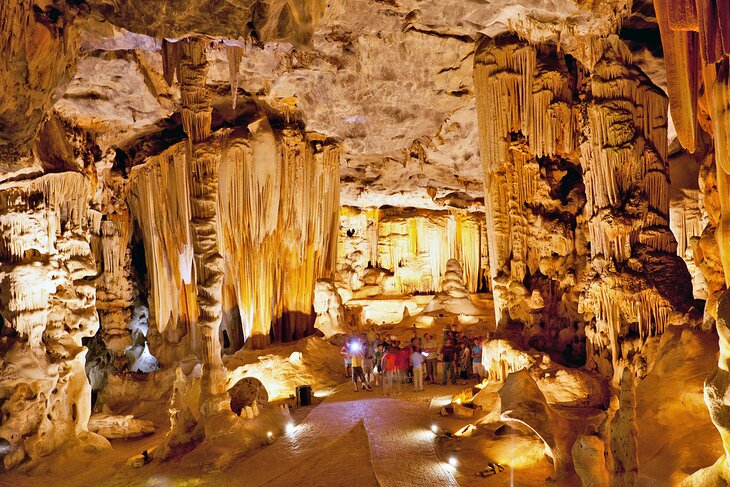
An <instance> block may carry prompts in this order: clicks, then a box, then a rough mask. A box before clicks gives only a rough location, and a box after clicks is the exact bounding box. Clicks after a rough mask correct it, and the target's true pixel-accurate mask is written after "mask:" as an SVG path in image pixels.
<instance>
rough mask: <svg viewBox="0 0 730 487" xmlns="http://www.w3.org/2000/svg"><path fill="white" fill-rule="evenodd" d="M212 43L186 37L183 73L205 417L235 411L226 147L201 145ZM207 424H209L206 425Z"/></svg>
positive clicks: (180, 69)
mask: <svg viewBox="0 0 730 487" xmlns="http://www.w3.org/2000/svg"><path fill="white" fill-rule="evenodd" d="M206 44H207V42H206V41H205V40H204V39H201V38H188V39H184V40H182V41H180V46H179V47H178V49H179V59H180V62H179V67H178V76H179V78H180V92H181V95H182V119H183V128H184V130H185V133H187V135H188V140H189V153H188V160H189V168H190V193H191V194H190V214H191V220H190V230H191V234H192V243H193V260H194V264H195V265H194V269H195V271H194V272H195V282H196V286H197V291H198V292H197V301H198V318H197V323H196V328H197V329H198V331H199V337H200V353H201V358H202V361H203V370H202V377H201V391H200V412H201V414H202V416H203V417H204V418H207V417H211V416H214V415H215V414H217V413H219V412H223V411H229V412H230V403H229V401H230V398H229V397H228V394H227V392H226V370H225V366H224V365H223V360H222V358H221V352H222V350H221V342H220V326H221V318H222V311H221V309H222V308H221V303H222V291H223V290H222V286H223V258H222V257H221V255H220V253H219V251H218V212H217V208H218V205H217V201H218V173H219V167H220V157H221V156H220V151H218V152H217V153H216V152H215V151H209V150H207V146H206V145H200V146H198V144H199V143H201V142H204V141H205V140H206V139H208V137H209V136H210V124H211V113H212V108H211V104H210V95H209V93H208V90H207V87H206V85H205V83H206V76H207V73H208V61H207V58H206V56H205V48H206ZM206 426H207V425H206Z"/></svg>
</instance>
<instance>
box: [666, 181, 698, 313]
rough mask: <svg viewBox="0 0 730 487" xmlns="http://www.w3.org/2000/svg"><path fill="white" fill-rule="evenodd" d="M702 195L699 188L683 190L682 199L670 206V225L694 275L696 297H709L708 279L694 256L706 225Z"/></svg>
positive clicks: (688, 267)
mask: <svg viewBox="0 0 730 487" xmlns="http://www.w3.org/2000/svg"><path fill="white" fill-rule="evenodd" d="M701 197H702V193H701V192H700V191H698V190H683V194H682V198H681V199H677V200H672V201H671V204H670V207H669V227H670V228H671V229H672V233H673V234H674V237H675V238H676V240H677V255H679V256H680V257H681V258H682V259H683V260H684V263H685V264H686V265H687V270H688V271H689V273H690V275H691V276H692V290H693V295H694V297H695V298H696V299H707V281H706V280H705V275H704V274H703V273H702V271H701V270H700V268H699V267H698V266H697V264H696V262H695V257H694V249H695V248H696V247H697V245H699V241H700V236H701V235H702V231H703V230H704V229H705V226H706V221H705V220H704V219H703V211H702V210H703V208H702V202H701Z"/></svg>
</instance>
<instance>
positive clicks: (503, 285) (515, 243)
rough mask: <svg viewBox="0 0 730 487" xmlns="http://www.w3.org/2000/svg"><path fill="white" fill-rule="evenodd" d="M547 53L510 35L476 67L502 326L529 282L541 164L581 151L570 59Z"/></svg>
mask: <svg viewBox="0 0 730 487" xmlns="http://www.w3.org/2000/svg"><path fill="white" fill-rule="evenodd" d="M542 54H543V53H542V52H538V50H537V49H536V48H535V47H533V46H530V45H528V44H526V43H524V42H521V41H519V40H518V39H517V38H516V37H514V36H511V35H506V36H500V37H498V38H496V39H489V38H484V39H483V40H482V41H481V42H480V43H479V45H478V48H477V53H476V55H475V60H474V83H475V90H476V94H477V116H478V121H479V133H480V144H481V154H482V161H483V164H484V169H485V176H484V180H485V193H486V195H487V197H486V198H485V203H486V214H487V228H488V229H489V230H490V237H492V238H489V240H488V243H489V269H490V273H491V278H492V289H493V293H494V300H495V313H496V318H497V322H498V323H501V322H502V321H503V318H504V319H508V318H509V317H508V316H507V315H506V312H507V309H508V308H509V307H510V306H511V303H514V302H515V300H514V299H512V294H513V292H514V291H516V290H518V289H521V286H522V282H523V281H524V280H525V277H526V275H527V254H528V248H529V245H528V241H529V239H530V237H531V236H530V232H529V230H528V216H529V215H530V214H531V211H530V210H529V209H528V207H529V206H530V205H531V204H533V202H532V199H533V197H534V195H535V194H536V188H537V187H538V185H539V181H540V165H539V163H537V162H536V159H539V158H550V157H556V156H565V155H567V154H570V153H572V152H573V151H574V149H575V148H576V145H577V143H576V130H575V128H574V120H575V116H574V113H573V109H572V107H571V104H572V98H573V89H572V85H573V84H574V82H575V80H574V77H573V76H572V75H571V74H570V73H569V72H568V69H567V66H566V64H565V60H564V59H563V58H562V57H560V56H554V57H551V56H544V55H542ZM535 204H540V203H539V202H536V203H535ZM510 283H517V284H518V285H517V287H514V286H510ZM522 288H523V287H522Z"/></svg>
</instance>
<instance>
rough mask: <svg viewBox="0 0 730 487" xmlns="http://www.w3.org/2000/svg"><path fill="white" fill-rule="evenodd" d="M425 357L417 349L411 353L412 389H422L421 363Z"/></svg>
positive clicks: (422, 363)
mask: <svg viewBox="0 0 730 487" xmlns="http://www.w3.org/2000/svg"><path fill="white" fill-rule="evenodd" d="M425 363H426V357H424V356H423V354H422V353H421V352H419V351H418V350H414V351H413V352H412V353H411V366H412V367H413V389H414V390H415V391H416V392H418V391H422V390H423V365H424V364H425Z"/></svg>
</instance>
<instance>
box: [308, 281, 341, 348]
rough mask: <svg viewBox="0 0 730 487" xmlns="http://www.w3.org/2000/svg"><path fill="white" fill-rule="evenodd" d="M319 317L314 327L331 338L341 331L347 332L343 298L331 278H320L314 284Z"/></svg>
mask: <svg viewBox="0 0 730 487" xmlns="http://www.w3.org/2000/svg"><path fill="white" fill-rule="evenodd" d="M312 305H313V307H314V312H315V313H317V318H316V319H315V321H314V327H315V328H316V329H318V330H319V331H321V332H322V333H323V334H324V337H325V338H330V337H332V336H334V335H337V334H340V333H343V334H344V333H347V328H346V327H345V323H344V315H343V310H342V298H341V297H340V293H339V292H337V288H335V286H334V284H333V283H332V281H331V280H329V279H319V280H317V283H316V284H315V286H314V302H313V303H312Z"/></svg>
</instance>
